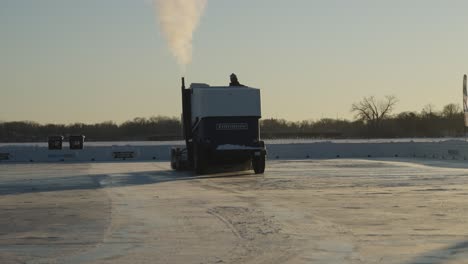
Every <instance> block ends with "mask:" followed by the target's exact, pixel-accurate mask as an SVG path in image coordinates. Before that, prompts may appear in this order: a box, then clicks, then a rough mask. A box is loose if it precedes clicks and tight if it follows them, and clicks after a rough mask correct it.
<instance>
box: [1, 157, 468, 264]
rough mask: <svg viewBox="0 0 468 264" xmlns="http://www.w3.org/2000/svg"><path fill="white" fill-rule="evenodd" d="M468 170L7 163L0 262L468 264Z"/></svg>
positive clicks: (310, 164) (314, 164)
mask: <svg viewBox="0 0 468 264" xmlns="http://www.w3.org/2000/svg"><path fill="white" fill-rule="evenodd" d="M467 175H468V164H467V163H466V162H465V161H442V160H439V161H429V160H422V159H412V160H408V161H405V160H397V159H381V160H370V159H366V160H364V159H333V160H303V161H301V160H289V161H284V160H277V161H270V162H268V164H267V172H266V173H265V175H254V174H251V173H250V172H249V173H225V174H215V175H209V176H203V177H193V176H192V175H191V174H189V173H180V172H173V171H171V170H170V169H169V164H168V163H167V162H138V163H79V164H78V163H75V164H73V163H68V164H67V163H65V164H63V163H61V164H57V163H55V164H49V163H43V164H3V165H0V215H1V217H0V263H197V264H198V263H407V264H416V263H434V264H436V263H437V264H439V263H468V202H467V198H468V178H467V177H468V176H467Z"/></svg>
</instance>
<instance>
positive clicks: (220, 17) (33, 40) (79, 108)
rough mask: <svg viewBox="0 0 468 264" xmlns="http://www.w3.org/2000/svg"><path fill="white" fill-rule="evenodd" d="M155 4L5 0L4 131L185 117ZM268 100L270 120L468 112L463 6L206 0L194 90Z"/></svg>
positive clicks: (0, 96)
mask: <svg viewBox="0 0 468 264" xmlns="http://www.w3.org/2000/svg"><path fill="white" fill-rule="evenodd" d="M153 11H154V10H153V7H152V5H151V1H149V0H79V1H78V0H74V1H71V0H0V121H13V120H31V121H36V122H40V123H67V124H68V123H74V122H85V123H94V122H101V121H106V120H113V121H116V122H122V121H125V120H129V119H133V118H134V117H150V116H154V115H167V116H179V115H180V111H181V102H180V77H181V75H182V72H181V70H180V67H179V66H178V64H177V62H176V60H175V58H174V57H173V56H172V55H171V53H170V51H169V49H168V47H167V44H166V41H165V40H164V38H163V37H162V34H161V30H160V28H159V27H158V24H157V22H156V21H157V19H156V17H155V13H154V12H153ZM232 72H235V73H237V75H238V76H239V79H240V81H241V83H244V84H247V85H249V86H253V87H258V88H261V89H262V108H263V117H264V118H269V117H274V118H285V119H288V120H304V119H307V120H310V119H314V120H316V119H319V118H322V117H331V118H337V117H339V118H352V114H351V113H350V111H349V110H350V107H351V104H352V103H353V102H356V101H358V100H359V99H361V98H362V97H364V96H370V95H375V96H377V97H383V96H385V95H395V96H397V97H398V98H399V103H398V105H397V109H396V111H397V112H400V111H409V110H410V111H420V110H421V109H422V108H423V107H424V105H427V104H433V105H435V106H436V108H438V109H441V108H442V106H443V105H445V104H448V103H457V104H460V105H461V101H462V78H463V74H464V73H468V1H466V0H447V1H441V0H437V1H436V0H404V1H403V0H392V1H375V0H359V1H354V0H341V1H338V0H323V1H313V0H290V1H285V0H235V1H233V0H208V5H207V7H206V10H205V13H204V15H203V17H202V19H201V21H200V25H199V27H198V29H197V31H196V32H195V34H194V47H193V62H192V63H191V64H190V65H189V66H188V67H187V69H186V72H185V74H184V75H185V76H186V78H187V80H188V82H205V83H210V84H212V85H226V84H228V82H229V75H230V74H231V73H232Z"/></svg>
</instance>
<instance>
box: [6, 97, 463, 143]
mask: <svg viewBox="0 0 468 264" xmlns="http://www.w3.org/2000/svg"><path fill="white" fill-rule="evenodd" d="M463 118H464V114H463V112H462V111H461V110H460V109H459V107H457V106H456V105H454V104H450V105H447V106H445V107H444V109H443V110H442V111H440V112H436V111H432V110H431V109H429V110H428V109H425V110H423V111H421V112H403V113H399V114H396V115H391V116H388V117H385V118H382V119H380V120H377V121H378V122H377V121H375V120H365V119H362V118H360V119H357V120H354V121H350V120H341V119H329V118H324V119H321V120H318V121H301V122H290V121H286V120H284V119H271V118H270V119H263V120H261V124H260V126H261V136H262V138H264V139H274V138H378V137H386V138H399V137H457V136H463V134H464V121H463ZM75 134H78V135H79V134H83V135H85V136H86V140H87V141H136V140H155V141H162V140H180V139H182V126H181V123H180V120H179V119H177V118H171V117H162V116H158V117H151V118H135V119H133V120H131V121H127V122H124V123H122V124H116V123H114V122H110V121H108V122H102V123H97V124H79V123H77V124H70V125H57V124H45V125H42V124H38V123H35V122H3V123H0V141H1V142H44V141H45V140H46V139H47V137H48V136H49V135H64V136H68V135H75Z"/></svg>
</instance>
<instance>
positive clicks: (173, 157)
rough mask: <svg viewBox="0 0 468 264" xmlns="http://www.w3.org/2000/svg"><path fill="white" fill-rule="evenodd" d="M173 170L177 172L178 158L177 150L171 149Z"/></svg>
mask: <svg viewBox="0 0 468 264" xmlns="http://www.w3.org/2000/svg"><path fill="white" fill-rule="evenodd" d="M171 168H172V169H173V170H177V169H178V168H177V157H176V150H175V149H171Z"/></svg>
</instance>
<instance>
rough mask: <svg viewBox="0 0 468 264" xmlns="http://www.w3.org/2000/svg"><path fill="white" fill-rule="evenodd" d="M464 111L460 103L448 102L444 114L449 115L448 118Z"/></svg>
mask: <svg viewBox="0 0 468 264" xmlns="http://www.w3.org/2000/svg"><path fill="white" fill-rule="evenodd" d="M461 112H462V109H461V107H460V105H458V104H453V103H452V104H448V105H446V106H444V108H443V109H442V116H444V117H447V118H453V117H455V116H456V115H457V114H460V113H461Z"/></svg>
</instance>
